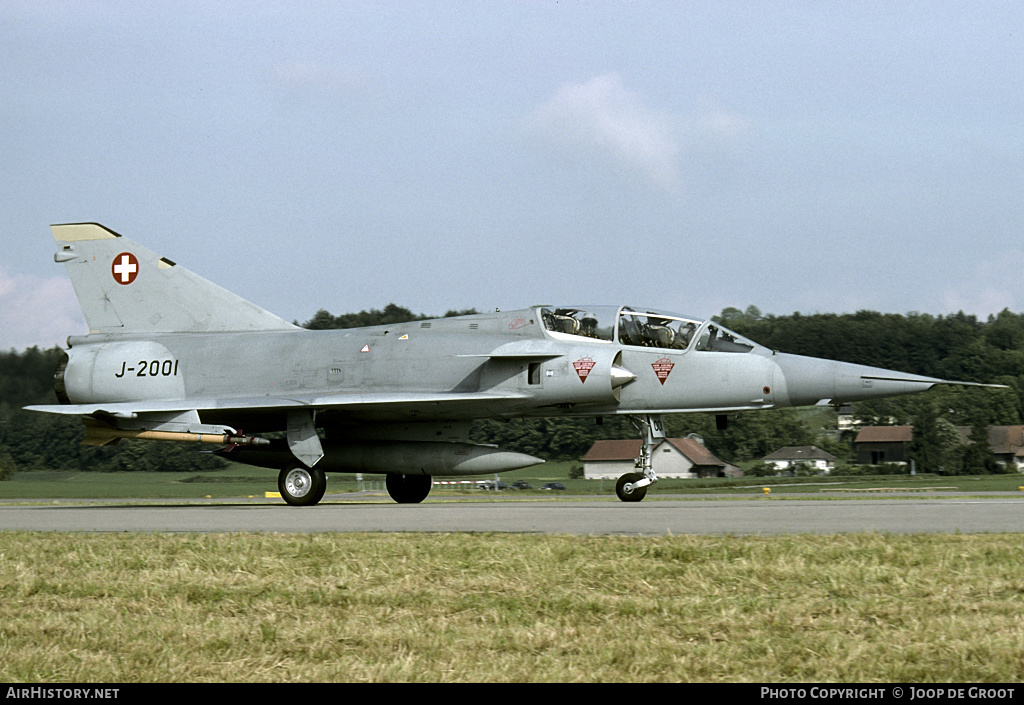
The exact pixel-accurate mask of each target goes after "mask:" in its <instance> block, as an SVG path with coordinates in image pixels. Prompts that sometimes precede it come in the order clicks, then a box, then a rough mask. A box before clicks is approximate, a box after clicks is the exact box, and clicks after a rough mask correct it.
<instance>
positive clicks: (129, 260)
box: [110, 252, 139, 284]
mask: <svg viewBox="0 0 1024 705" xmlns="http://www.w3.org/2000/svg"><path fill="white" fill-rule="evenodd" d="M110 272H111V274H113V275H114V281H116V282H117V283H118V284H131V283H132V282H133V281H135V277H137V276H138V274H139V260H138V259H137V258H136V257H135V255H133V254H132V253H131V252H122V253H121V254H119V255H118V256H117V257H115V258H114V261H113V263H112V264H111V265H110Z"/></svg>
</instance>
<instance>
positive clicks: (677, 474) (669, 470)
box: [583, 445, 697, 480]
mask: <svg viewBox="0 0 1024 705" xmlns="http://www.w3.org/2000/svg"><path fill="white" fill-rule="evenodd" d="M652 465H653V467H654V472H655V473H656V474H657V475H658V477H659V478H662V479H669V478H682V479H691V478H695V477H697V475H696V474H695V473H693V472H692V471H691V469H692V468H693V463H691V462H690V461H689V460H688V459H687V458H686V457H685V456H684V455H683V454H682V453H680V452H679V451H677V450H676V449H675V448H672V447H671V446H669V447H668V448H666V447H664V445H662V446H661V447H658V448H655V450H654V458H653V460H652ZM627 472H639V470H638V469H637V467H636V463H635V462H634V461H633V460H597V461H587V462H584V463H583V477H584V478H586V479H588V480H617V479H619V477H621V476H622V475H625V474H626V473H627Z"/></svg>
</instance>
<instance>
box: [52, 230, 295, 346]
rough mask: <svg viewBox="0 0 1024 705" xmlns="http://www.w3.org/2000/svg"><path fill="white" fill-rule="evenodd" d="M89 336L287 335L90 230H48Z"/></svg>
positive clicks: (210, 289) (244, 306)
mask: <svg viewBox="0 0 1024 705" xmlns="http://www.w3.org/2000/svg"><path fill="white" fill-rule="evenodd" d="M51 230H52V231H53V237H54V239H55V240H56V241H57V244H58V245H59V246H60V250H59V251H58V252H57V254H55V255H54V260H55V261H57V262H63V263H64V264H65V265H66V266H67V270H68V275H69V276H70V277H71V283H72V285H73V286H74V287H75V294H76V295H77V296H78V302H79V304H81V306H82V312H83V313H84V314H85V321H86V323H87V324H88V325H89V332H90V333H169V332H175V331H228V330H232V331H235V330H288V329H292V328H294V327H295V326H293V325H292V324H291V323H288V322H287V321H285V320H284V319H282V318H279V317H277V316H275V315H274V314H272V313H270V312H269V311H265V310H263V309H262V308H260V307H259V306H257V305H256V304H253V303H251V302H249V301H246V300H245V299H243V298H241V297H240V296H236V295H235V294H232V293H231V292H230V291H227V290H226V289H222V288H221V287H219V286H217V285H216V284H213V283H211V282H209V281H207V280H205V279H203V278H202V277H200V276H198V275H197V274H194V273H192V272H190V271H189V270H187V269H185V268H184V267H179V266H178V265H176V264H175V263H174V262H172V261H170V260H169V259H166V258H164V257H160V256H158V255H157V254H155V253H154V252H152V251H150V250H148V249H146V248H145V247H142V246H141V245H137V244H135V243H134V242H132V241H131V240H129V239H128V238H124V237H121V236H120V235H118V234H117V233H115V232H114V231H113V230H110V229H108V228H105V227H103V226H102V225H99V224H97V223H69V224H64V225H53V226H51Z"/></svg>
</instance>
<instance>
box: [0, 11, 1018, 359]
mask: <svg viewBox="0 0 1024 705" xmlns="http://www.w3.org/2000/svg"><path fill="white" fill-rule="evenodd" d="M0 77H2V78H0V245H2V246H0V350H9V349H15V350H21V349H24V348H26V347H28V346H32V345H39V346H47V347H48V346H51V345H56V344H61V343H63V341H64V340H65V339H66V337H67V336H68V335H69V334H76V335H78V334H83V333H85V332H86V327H85V323H84V319H83V318H82V316H81V313H80V311H79V308H78V304H77V301H76V299H75V296H74V292H73V290H72V288H71V285H70V282H69V280H68V278H67V276H66V273H65V272H64V267H63V265H60V264H57V263H55V262H54V261H53V252H54V251H55V249H56V247H55V243H54V241H53V238H52V235H51V234H50V229H49V226H50V224H53V223H68V222H99V223H102V224H103V225H105V226H107V227H108V228H110V229H112V230H114V231H116V232H118V233H120V234H122V235H124V236H125V237H128V238H131V239H133V240H135V241H137V242H139V243H140V244H143V245H145V246H146V247H148V248H150V249H152V250H154V251H156V252H157V253H159V254H160V255H162V256H164V257H167V258H168V259H171V260H173V261H174V262H176V263H177V264H178V265H179V266H183V267H186V268H188V269H191V270H192V271H194V272H196V273H198V274H200V275H201V276H203V277H205V278H207V279H209V280H211V281H213V282H215V283H217V284H219V285H220V286H223V287H225V288H227V289H229V290H231V291H233V292H235V293H237V294H239V295H241V296H243V297H244V298H246V299H248V300H250V301H252V302H254V303H256V304H258V305H259V306H262V307H263V308H266V309H268V310H270V311H272V312H273V313H275V314H277V315H279V316H281V317H282V318H285V319H287V320H290V321H298V322H300V323H301V322H304V321H306V320H308V319H309V318H311V317H312V316H313V315H314V314H315V313H316V312H317V311H318V310H320V309H326V310H328V311H329V312H331V313H333V314H341V313H347V312H354V311H359V310H364V309H371V308H377V309H381V308H384V307H385V306H386V305H387V304H389V303H396V304H398V305H400V306H405V307H407V308H410V309H412V310H413V311H414V312H416V313H425V314H429V315H443V314H444V313H445V312H446V311H449V310H462V309H467V308H476V309H477V310H480V311H490V310H494V309H499V308H500V309H502V310H511V309H516V308H523V307H526V306H531V305H536V304H568V305H572V304H575V305H580V304H599V303H600V304H628V305H632V306H647V307H655V308H661V309H665V310H668V311H675V312H679V313H684V314H688V315H694V316H711V315H714V314H717V313H719V312H720V311H721V310H722V309H723V308H726V307H736V308H740V309H745V308H747V307H748V306H750V305H754V306H756V307H758V308H759V309H760V310H761V311H762V312H763V313H765V314H775V315H789V314H792V313H794V312H797V311H799V312H801V313H805V314H810V313H852V312H855V311H858V310H863V309H867V310H873V311H881V312H885V313H900V314H906V313H910V312H920V313H928V314H933V315H947V314H951V313H955V312H958V311H964V312H966V313H969V314H973V315H976V316H979V317H987V316H989V315H992V314H995V313H998V312H999V311H1001V310H1003V309H1010V310H1011V311H1014V312H1021V311H1024V5H1022V4H1021V3H1019V2H1016V1H1013V2H986V1H984V0H979V1H978V2H965V1H963V2H942V1H935V0H928V1H925V2H913V1H905V2H868V3H839V2H819V1H810V2H796V1H793V2H785V1H779V2H749V1H742V2H731V1H729V0H725V1H721V0H716V1H710V0H709V1H707V2H704V1H700V2H698V1H687V0H678V1H677V0H665V1H663V2H641V1H636V2H630V1H627V0H617V1H615V2H611V1H609V2H599V1H594V2H586V1H582V0H580V1H567V0H559V1H558V2H554V1H546V0H524V1H522V2H507V1H498V2H492V1H490V0H464V1H460V2H455V1H446V0H436V1H435V0H431V1H429V2H427V1H424V0H416V1H412V0H408V1H403V0H388V1H378V2H368V1H358V2H346V1H344V0H328V1H324V2H317V1H314V0H310V1H308V2H305V1H299V2H296V1H295V0H287V1H281V2H276V1H263V2H261V1H259V0H250V1H245V2H242V1H237V2H233V1H228V0H224V1H218V2H208V1H207V0H203V1H202V2H199V1H195V2H191V1H188V0H180V1H176V2H169V1H168V2H162V1H160V0H151V1H147V2H137V1H135V0H132V1H125V2H122V1H118V0H104V1H102V2H100V1H91V0H76V1H66V2H65V1H59V0H0Z"/></svg>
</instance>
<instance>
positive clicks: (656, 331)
mask: <svg viewBox="0 0 1024 705" xmlns="http://www.w3.org/2000/svg"><path fill="white" fill-rule="evenodd" d="M540 317H541V320H542V321H543V322H544V327H545V328H546V329H547V330H548V331H549V332H550V333H552V334H553V335H554V336H555V337H561V336H563V335H566V336H578V337H583V338H590V339H593V340H602V341H606V342H612V341H614V340H617V341H618V342H620V343H622V344H623V345H636V346H640V347H648V348H662V349H666V350H689V349H691V348H692V349H693V350H700V351H714V352H749V351H750V350H753V348H754V344H753V343H751V342H750V341H749V340H746V339H744V338H742V337H741V336H739V335H737V334H736V333H733V332H732V331H729V330H726V329H725V328H722V327H721V326H720V325H718V324H717V323H714V322H712V321H702V320H700V319H698V318H690V317H688V316H680V315H678V314H674V313H666V312H664V311H653V310H650V309H633V308H629V307H628V306H623V307H622V308H611V307H608V306H591V307H572V306H569V307H564V308H556V307H546V308H542V309H540Z"/></svg>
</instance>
